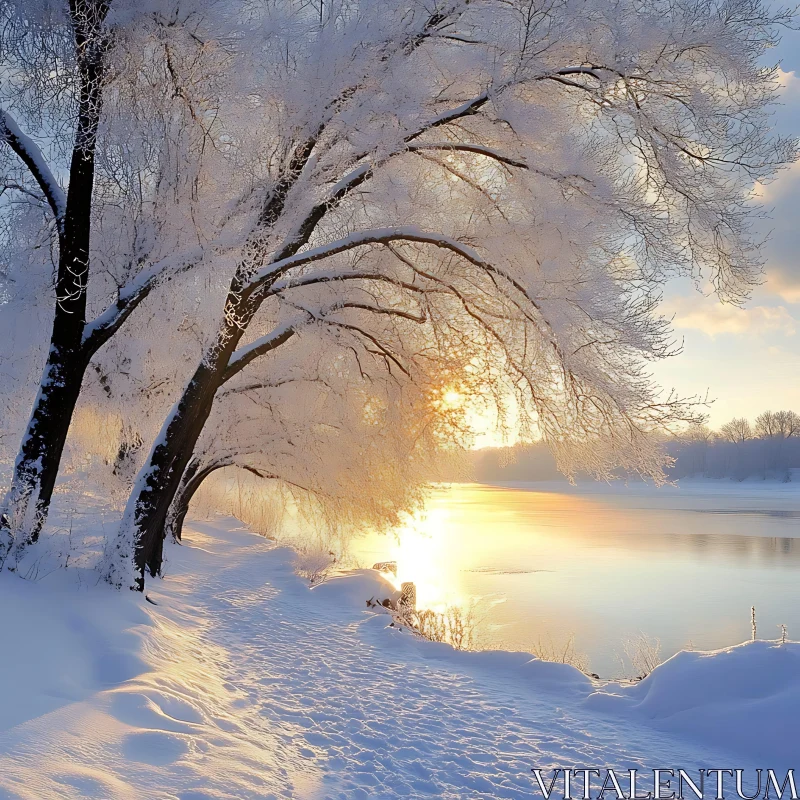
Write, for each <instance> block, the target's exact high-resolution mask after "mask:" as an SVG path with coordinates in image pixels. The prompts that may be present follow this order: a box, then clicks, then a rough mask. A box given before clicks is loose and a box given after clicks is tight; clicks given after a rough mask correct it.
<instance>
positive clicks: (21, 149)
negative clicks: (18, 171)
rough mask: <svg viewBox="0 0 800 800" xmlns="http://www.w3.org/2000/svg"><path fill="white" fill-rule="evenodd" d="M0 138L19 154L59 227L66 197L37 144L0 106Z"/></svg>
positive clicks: (65, 206) (64, 209) (64, 210)
mask: <svg viewBox="0 0 800 800" xmlns="http://www.w3.org/2000/svg"><path fill="white" fill-rule="evenodd" d="M0 138H2V139H3V141H4V142H5V143H6V144H7V145H8V146H9V147H10V148H11V149H12V150H13V151H14V152H15V153H16V154H17V155H18V156H19V158H20V160H21V161H22V162H23V163H24V164H25V166H26V167H27V168H28V169H29V170H30V173H31V175H32V176H33V179H34V180H35V181H36V183H37V184H38V186H39V188H40V189H41V190H42V193H43V194H44V196H45V197H46V198H47V203H48V205H49V206H50V210H51V211H52V212H53V216H54V217H55V218H56V222H57V223H58V226H59V228H61V226H62V225H63V222H64V213H65V212H66V208H67V198H66V195H65V194H64V190H63V189H62V188H61V186H59V184H58V181H57V180H56V178H55V175H53V172H52V171H51V169H50V167H49V165H48V163H47V160H46V159H45V157H44V154H43V153H42V151H41V149H40V147H39V145H37V144H36V142H34V141H33V139H31V138H30V136H28V135H26V134H25V133H23V132H22V131H21V130H20V128H19V125H17V123H16V120H15V119H14V118H13V117H12V116H11V114H9V113H8V111H5V110H4V109H2V108H0Z"/></svg>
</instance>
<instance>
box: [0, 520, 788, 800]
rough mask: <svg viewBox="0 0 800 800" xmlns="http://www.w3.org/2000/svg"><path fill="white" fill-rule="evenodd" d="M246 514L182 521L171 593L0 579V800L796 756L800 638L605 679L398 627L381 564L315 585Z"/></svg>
mask: <svg viewBox="0 0 800 800" xmlns="http://www.w3.org/2000/svg"><path fill="white" fill-rule="evenodd" d="M237 525H238V523H235V522H233V521H230V520H220V521H218V522H217V523H214V524H206V523H204V524H197V523H195V524H193V525H191V526H188V527H187V529H186V531H185V544H184V546H181V547H178V546H170V547H169V548H168V552H167V555H168V560H167V564H166V569H167V577H166V579H165V580H163V581H153V582H151V583H150V585H149V589H148V593H149V595H150V597H151V598H152V599H153V600H154V601H155V602H157V603H158V605H151V604H148V603H146V602H145V601H144V598H142V597H141V596H135V595H133V594H129V593H126V592H123V593H121V594H120V593H116V592H113V591H111V590H108V589H106V588H105V587H103V586H102V585H101V586H98V585H95V584H94V582H90V581H88V580H87V578H88V573H81V572H78V571H74V570H72V571H67V572H64V571H61V572H58V573H55V574H53V575H51V576H49V577H48V578H46V579H44V580H42V581H39V582H38V583H29V582H25V581H22V580H20V579H19V578H17V577H15V576H13V575H9V574H3V575H2V576H0V602H1V603H2V607H3V609H4V614H3V615H2V617H0V648H1V649H0V798H3V800H6V799H7V798H9V799H10V800H14V799H16V798H24V799H25V800H28V799H30V800H50V799H51V798H53V800H55V798H64V797H69V798H79V797H80V798H98V799H99V798H102V799H103V800H128V799H129V798H130V800H134V799H135V800H150V798H152V799H153V800H156V799H158V800H164V798H171V800H175V799H177V798H179V799H180V800H190V798H191V800H199V799H200V798H204V800H210V798H216V799H217V800H220V799H221V798H227V800H234V798H235V799H236V800H248V799H249V798H260V800H264V799H266V798H271V799H272V800H275V798H298V799H299V800H306V799H308V800H312V799H313V800H316V799H317V798H319V800H328V799H330V800H362V799H363V800H368V799H369V798H381V800H399V799H400V798H409V797H411V798H423V797H440V798H447V800H462V799H463V798H467V797H468V798H470V800H489V799H490V798H491V799H492V800H494V799H495V798H510V799H511V800H515V799H516V798H530V797H533V796H537V794H536V789H535V786H534V783H533V778H532V773H531V769H532V768H533V767H539V768H542V769H545V770H547V769H550V768H552V767H554V766H561V767H563V766H569V765H574V764H592V765H602V766H609V767H615V768H617V769H628V768H630V767H631V766H639V767H641V768H643V769H652V768H653V767H666V766H680V767H683V768H685V769H692V768H699V767H704V768H707V767H709V766H721V767H728V766H739V767H742V768H749V767H751V766H762V767H773V768H776V769H778V768H781V767H784V766H791V765H793V762H794V761H795V760H796V756H797V746H796V744H794V743H793V739H792V738H790V737H791V732H790V730H789V723H790V721H792V720H794V719H795V718H796V714H797V712H798V711H800V706H798V698H800V677H798V676H800V669H798V667H800V664H798V659H800V650H798V648H800V645H796V644H787V645H786V646H784V647H776V646H773V645H770V644H768V643H763V642H757V643H755V644H749V645H745V646H742V647H737V648H731V649H729V650H724V651H719V652H717V653H710V654H706V653H681V654H679V655H678V656H676V657H675V658H673V659H671V660H670V661H669V662H667V663H666V664H664V665H663V666H661V667H659V668H658V669H657V670H655V671H654V672H653V674H652V675H651V676H650V677H649V678H648V679H647V680H645V681H643V682H642V683H641V684H638V685H635V686H622V685H618V684H600V683H598V682H595V681H591V680H590V679H588V678H587V677H586V676H584V675H582V674H581V673H580V672H578V671H577V670H575V669H573V668H572V667H569V666H566V665H563V664H550V663H545V662H542V661H539V660H538V659H535V658H532V657H531V656H530V654H528V653H508V652H482V653H467V652H457V651H454V650H453V649H452V648H450V647H448V646H447V645H444V644H438V643H433V642H427V641H424V640H421V639H420V638H419V637H416V636H414V635H413V634H411V633H410V632H409V631H408V630H403V629H401V628H398V627H390V625H391V622H392V619H391V617H390V616H389V615H388V614H386V613H376V610H371V609H369V608H368V607H367V604H366V601H367V600H368V599H369V598H371V597H375V598H381V599H382V596H391V594H392V593H393V592H394V589H393V587H392V585H391V584H390V583H389V582H388V581H387V580H386V578H385V576H383V575H382V574H380V573H377V572H374V571H372V570H360V571H357V572H355V573H353V574H350V575H344V576H339V577H336V578H333V579H331V580H329V581H328V582H326V583H323V584H321V585H320V586H317V587H316V588H314V589H313V590H312V589H309V587H308V585H307V583H306V582H305V581H303V580H301V579H300V578H298V577H297V576H296V575H295V574H294V573H293V572H292V564H293V562H294V560H295V554H294V553H292V551H290V550H287V549H285V548H278V547H274V546H273V545H272V544H271V543H270V542H268V541H267V540H265V539H263V538H261V537H258V536H255V535H252V534H248V533H246V532H244V531H241V530H234V529H233V528H234V527H235V526H237ZM740 754H743V755H744V758H742V757H740ZM762 754H763V755H764V756H765V758H763V759H761V755H762ZM767 757H768V758H767Z"/></svg>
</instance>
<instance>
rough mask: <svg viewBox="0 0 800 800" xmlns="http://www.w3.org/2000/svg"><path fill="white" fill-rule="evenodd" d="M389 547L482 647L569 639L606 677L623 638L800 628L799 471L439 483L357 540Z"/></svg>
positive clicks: (709, 643) (617, 662) (372, 554)
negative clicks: (714, 478)
mask: <svg viewBox="0 0 800 800" xmlns="http://www.w3.org/2000/svg"><path fill="white" fill-rule="evenodd" d="M353 554H354V555H355V556H356V557H357V558H358V559H359V561H360V562H361V563H362V564H364V565H366V566H371V562H375V561H380V560H395V561H397V562H398V570H399V578H400V579H402V580H413V581H414V582H415V583H416V584H417V591H418V600H419V605H420V606H428V607H437V606H442V605H444V604H448V603H449V604H460V605H465V604H469V603H470V602H472V601H475V600H477V601H478V602H477V606H476V618H477V619H478V620H479V623H478V626H479V635H480V640H481V644H482V645H483V646H495V647H499V648H502V649H530V648H531V647H532V646H534V645H536V644H538V645H539V646H544V647H545V648H554V649H558V648H560V647H563V646H565V645H566V643H567V642H568V641H569V640H570V639H571V638H572V639H573V641H574V646H575V648H576V649H577V650H578V651H581V652H582V653H584V654H586V655H587V656H588V658H589V661H590V667H591V669H592V670H593V671H595V672H597V673H599V674H600V675H601V677H610V676H620V675H624V674H628V673H631V672H632V669H631V667H630V664H629V663H628V662H627V661H626V657H625V655H624V651H625V642H626V641H629V640H631V639H634V638H636V637H638V636H639V635H640V634H641V633H643V634H645V635H646V636H648V637H650V638H651V639H653V638H657V639H659V640H660V648H661V655H662V657H663V658H666V657H668V656H670V655H672V654H673V653H675V652H677V651H678V650H680V649H683V648H694V649H703V650H705V649H713V648H717V647H722V646H725V645H730V644H735V643H737V642H740V641H743V640H745V639H748V638H750V637H751V621H750V609H751V606H755V609H756V621H757V626H758V636H759V638H771V639H774V638H778V637H779V636H780V635H781V630H780V627H779V626H780V625H782V624H785V625H786V626H787V628H788V633H789V636H790V637H791V638H795V639H797V638H800V484H797V483H794V484H772V485H768V484H755V483H752V484H751V483H745V484H734V483H729V482H700V483H695V484H690V485H685V486H683V487H680V488H675V487H666V488H663V489H654V488H652V487H647V486H636V487H631V488H624V487H619V488H616V487H615V488H611V487H607V486H604V485H599V484H595V485H589V486H588V487H587V486H584V487H579V488H577V489H576V488H572V487H569V486H568V485H566V484H556V483H553V484H527V485H516V486H513V487H511V486H508V487H496V486H485V485H479V484H460V485H458V484H457V485H452V486H450V487H447V488H442V489H438V490H437V491H436V492H435V493H434V495H433V497H432V498H431V500H430V502H429V503H428V506H427V509H426V512H425V513H424V514H422V515H420V517H419V518H417V519H415V520H414V522H413V523H412V524H410V525H409V526H407V527H406V528H404V529H402V530H401V531H399V532H398V537H397V539H394V538H393V537H385V536H384V537H379V536H368V537H366V538H364V539H360V540H358V541H356V542H355V543H354V545H353Z"/></svg>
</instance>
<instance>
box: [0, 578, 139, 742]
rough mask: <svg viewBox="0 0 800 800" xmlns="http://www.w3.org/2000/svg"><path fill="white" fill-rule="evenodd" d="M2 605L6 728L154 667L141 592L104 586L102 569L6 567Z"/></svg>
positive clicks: (2, 718) (2, 724) (2, 723)
mask: <svg viewBox="0 0 800 800" xmlns="http://www.w3.org/2000/svg"><path fill="white" fill-rule="evenodd" d="M87 578H88V580H89V581H90V583H87V582H85V581H86V580H87ZM0 608H2V609H3V610H4V611H3V617H2V623H1V624H0V653H2V657H0V731H3V730H7V729H9V728H12V727H14V726H16V725H20V724H22V723H24V722H26V721H27V720H30V719H33V718H35V717H39V716H41V715H42V714H47V713H49V712H51V711H53V710H55V709H57V708H59V707H61V706H64V705H66V704H68V703H73V702H76V701H79V700H82V699H84V698H86V697H89V696H90V695H92V694H94V693H95V692H98V691H102V690H103V689H107V688H109V687H111V686H115V685H119V684H121V683H123V682H125V681H128V680H130V679H131V678H134V677H136V676H137V675H140V674H141V673H143V672H145V671H146V670H147V669H148V666H147V664H146V662H145V661H144V658H143V652H142V651H143V646H144V638H145V637H146V635H147V632H148V627H149V623H150V619H149V617H148V616H147V614H146V613H145V612H144V611H143V610H142V608H141V602H140V600H139V598H136V597H134V596H133V595H132V594H129V593H125V594H120V593H119V592H115V591H112V590H110V589H109V588H108V587H106V586H104V585H100V586H97V576H96V575H93V574H91V573H89V574H88V575H87V573H81V572H79V571H77V570H76V571H70V572H67V571H63V570H62V571H59V572H56V573H54V574H53V575H51V576H49V577H48V578H47V579H45V580H43V581H41V582H39V583H32V582H30V581H26V580H22V579H21V578H18V577H16V576H15V575H13V574H8V573H7V574H4V575H3V576H2V580H0Z"/></svg>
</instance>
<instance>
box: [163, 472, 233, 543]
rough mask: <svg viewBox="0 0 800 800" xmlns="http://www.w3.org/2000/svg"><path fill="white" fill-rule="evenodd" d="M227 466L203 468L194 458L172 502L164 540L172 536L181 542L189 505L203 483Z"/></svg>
mask: <svg viewBox="0 0 800 800" xmlns="http://www.w3.org/2000/svg"><path fill="white" fill-rule="evenodd" d="M224 466H225V464H210V465H208V466H205V467H202V469H201V461H200V459H198V458H192V459H191V461H190V462H189V465H188V466H187V467H186V471H185V472H184V473H183V477H182V478H181V483H180V486H179V487H178V491H177V493H176V495H175V499H174V500H173V501H172V505H171V506H170V509H169V513H168V514H167V524H166V529H165V532H164V536H163V537H162V541H163V539H166V538H167V536H172V538H173V539H174V540H175V541H176V542H180V540H181V535H182V533H183V522H184V520H185V519H186V514H187V513H188V511H189V504H190V503H191V502H192V498H193V497H194V496H195V494H196V492H197V490H198V489H199V488H200V486H201V484H202V483H203V481H204V480H205V479H206V478H207V477H208V476H209V475H211V473H212V472H215V471H216V470H218V469H221V468H222V467H224Z"/></svg>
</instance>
